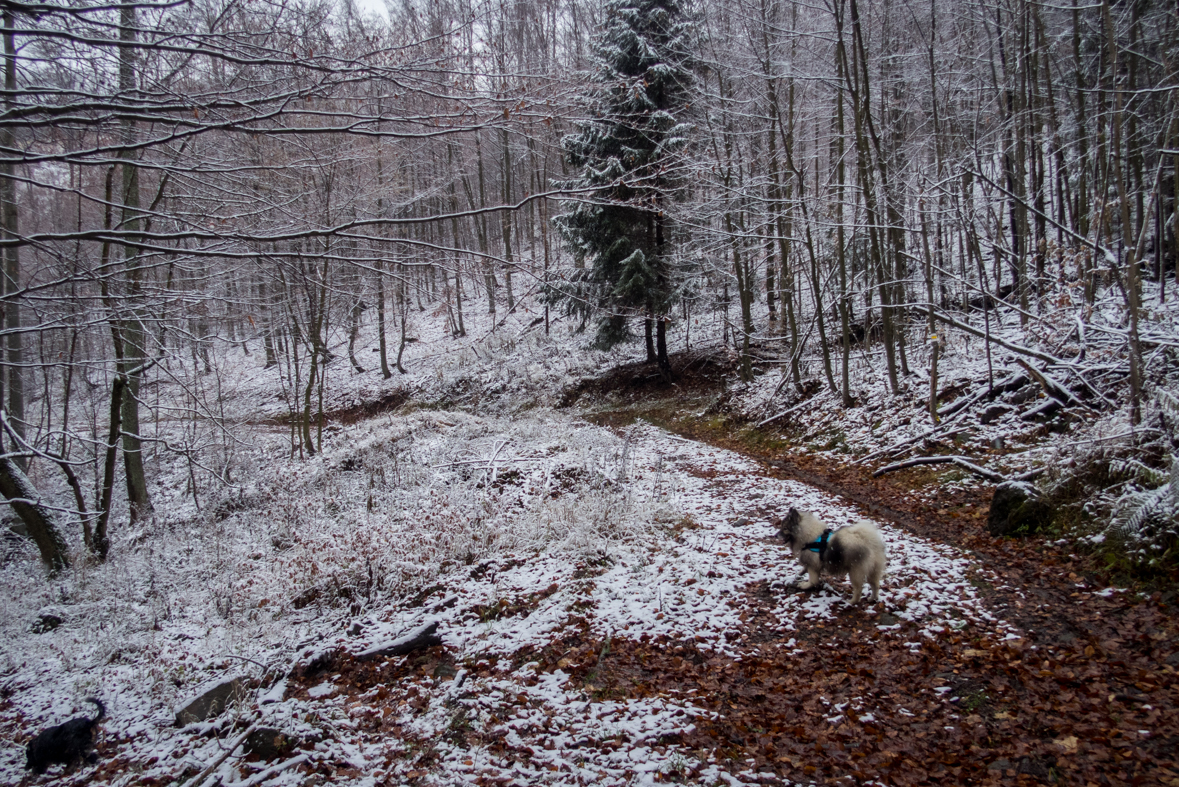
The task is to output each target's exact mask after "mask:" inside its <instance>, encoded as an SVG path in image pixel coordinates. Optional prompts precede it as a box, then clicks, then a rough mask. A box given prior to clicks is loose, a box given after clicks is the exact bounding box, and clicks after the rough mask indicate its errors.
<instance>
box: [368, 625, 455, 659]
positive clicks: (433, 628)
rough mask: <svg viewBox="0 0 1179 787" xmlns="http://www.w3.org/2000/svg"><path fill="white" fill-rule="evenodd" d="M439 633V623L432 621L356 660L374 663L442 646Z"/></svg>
mask: <svg viewBox="0 0 1179 787" xmlns="http://www.w3.org/2000/svg"><path fill="white" fill-rule="evenodd" d="M437 631H438V621H437V620H432V621H430V622H429V623H425V624H423V625H421V626H418V627H417V628H416V629H412V630H411V631H409V632H407V633H405V634H402V635H401V636H400V637H398V638H397V639H395V640H393V641H392V642H385V643H382V644H380V645H376V646H374V647H371V648H369V649H368V650H366V651H363V652H361V653H357V654H356V656H355V658H356V660H357V661H372V660H373V659H377V658H387V657H391V656H405V655H407V654H410V653H413V652H414V651H415V650H422V649H424V648H431V647H433V646H435V645H441V644H442V637H439V636H438V634H437V633H436V632H437Z"/></svg>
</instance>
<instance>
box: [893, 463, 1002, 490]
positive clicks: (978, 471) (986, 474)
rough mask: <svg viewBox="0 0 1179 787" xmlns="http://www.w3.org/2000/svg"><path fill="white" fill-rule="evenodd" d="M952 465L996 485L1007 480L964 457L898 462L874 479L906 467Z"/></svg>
mask: <svg viewBox="0 0 1179 787" xmlns="http://www.w3.org/2000/svg"><path fill="white" fill-rule="evenodd" d="M946 463H952V464H955V465H958V467H961V468H962V469H963V470H969V471H970V472H972V473H974V474H975V475H977V476H980V477H982V478H985V479H987V480H988V481H993V482H994V483H996V484H998V483H1002V482H1003V481H1006V480H1007V477H1006V476H1004V475H1003V474H1001V473H996V472H995V471H994V470H988V469H986V468H985V467H979V466H978V465H976V464H975V463H974V462H971V461H970V460H969V459H967V458H966V457H964V456H918V457H915V458H913V459H906V460H905V461H903V462H896V463H894V464H891V465H885V466H884V467H881V468H880V469H878V470H876V471H874V472H873V473H872V477H873V478H879V477H880V476H882V475H884V474H885V473H891V472H894V471H896V470H904V469H905V468H906V467H917V466H918V465H939V464H946Z"/></svg>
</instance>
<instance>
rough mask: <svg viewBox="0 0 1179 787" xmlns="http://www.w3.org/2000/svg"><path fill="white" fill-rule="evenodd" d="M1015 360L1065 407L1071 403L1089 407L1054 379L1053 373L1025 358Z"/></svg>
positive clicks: (1047, 392) (1045, 391)
mask: <svg viewBox="0 0 1179 787" xmlns="http://www.w3.org/2000/svg"><path fill="white" fill-rule="evenodd" d="M1015 362H1016V363H1017V364H1019V365H1020V366H1022V367H1023V368H1024V371H1026V372H1027V373H1028V374H1030V375H1031V376H1032V378H1033V379H1034V380H1035V381H1036V382H1037V383H1039V384H1040V387H1041V388H1043V389H1044V393H1046V394H1048V395H1049V396H1051V397H1052V398H1053V399H1055V400H1056V401H1058V402H1060V404H1061V405H1063V406H1065V407H1067V406H1069V405H1074V406H1076V407H1084V408H1086V409H1089V407H1088V405H1086V404H1085V403H1084V402H1082V401H1081V400H1080V399H1078V398H1077V397H1076V395H1075V394H1073V392H1072V391H1070V390H1069V389H1067V388H1065V387H1064V386H1063V385H1061V384H1060V383H1058V382H1057V381H1056V380H1055V379H1053V377H1052V376H1051V375H1049V374H1048V373H1047V372H1042V371H1040V370H1039V369H1037V368H1036V367H1034V366H1032V365H1031V364H1030V363H1028V362H1027V361H1025V360H1024V359H1023V358H1016V359H1015Z"/></svg>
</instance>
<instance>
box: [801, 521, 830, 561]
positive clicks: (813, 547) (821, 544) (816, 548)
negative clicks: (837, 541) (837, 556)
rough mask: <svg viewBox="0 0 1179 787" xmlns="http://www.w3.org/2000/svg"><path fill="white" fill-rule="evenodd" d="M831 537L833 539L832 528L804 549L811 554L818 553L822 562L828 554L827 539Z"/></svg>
mask: <svg viewBox="0 0 1179 787" xmlns="http://www.w3.org/2000/svg"><path fill="white" fill-rule="evenodd" d="M830 537H831V528H827V529H826V530H824V531H823V535H821V536H819V537H818V538H817V539H815V540H814V541H812V542H811V543H809V544H807V545H806V546H804V547H803V549H804V550H807V551H809V552H818V553H819V559H820V560H822V559H823V556H824V555H825V554H827V539H828V538H830Z"/></svg>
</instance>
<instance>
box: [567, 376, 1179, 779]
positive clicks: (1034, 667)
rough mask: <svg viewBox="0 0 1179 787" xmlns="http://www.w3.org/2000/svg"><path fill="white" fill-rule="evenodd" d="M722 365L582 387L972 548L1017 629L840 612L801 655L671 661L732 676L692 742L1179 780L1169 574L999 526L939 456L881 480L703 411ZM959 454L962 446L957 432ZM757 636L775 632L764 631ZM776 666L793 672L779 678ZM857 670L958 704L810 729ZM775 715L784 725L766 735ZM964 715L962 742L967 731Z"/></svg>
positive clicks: (934, 764)
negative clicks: (715, 713) (828, 694)
mask: <svg viewBox="0 0 1179 787" xmlns="http://www.w3.org/2000/svg"><path fill="white" fill-rule="evenodd" d="M718 372H719V370H715V369H706V370H704V372H703V374H699V375H691V376H689V377H688V379H683V378H681V379H679V380H677V381H676V382H677V384H676V385H675V386H674V387H672V386H667V385H664V384H663V383H662V381H660V380H658V379H657V378H655V377H652V376H651V374H650V372H649V371H648V372H647V373H645V374H642V375H627V374H625V372H623V371H622V370H619V371H616V372H614V373H613V374H612V375H610V376H608V377H606V378H603V379H602V380H598V381H594V382H593V383H592V384H591V385H587V386H585V388H586V391H580V392H579V394H580V393H589V394H590V395H591V396H594V397H596V398H597V399H598V401H599V402H601V403H602V405H603V406H602V407H600V409H598V410H597V411H596V412H595V415H594V416H593V417H594V420H596V421H597V422H599V423H604V424H610V425H613V426H616V427H618V426H621V425H623V424H625V423H627V422H628V421H629V420H631V419H636V418H638V419H643V420H646V421H650V422H652V423H655V424H658V425H659V426H661V427H663V428H666V429H669V430H671V431H673V432H675V433H677V434H680V435H683V436H685V437H689V438H692V439H695V440H701V441H704V442H708V443H710V444H713V445H719V446H724V447H726V448H729V449H731V450H734V451H737V452H740V453H742V454H744V455H746V456H749V457H751V458H754V459H756V460H757V461H758V462H759V463H761V464H762V465H763V467H764V468H765V470H764V472H765V474H766V475H769V476H772V477H776V478H786V479H791V480H796V481H800V482H802V483H804V484H807V485H808V486H811V487H814V488H817V489H822V490H824V491H826V492H828V493H830V494H832V495H837V496H838V497H839V498H840V499H842V500H844V501H847V502H848V503H850V504H852V505H854V506H855V507H856V508H858V509H859V510H861V511H862V512H863V513H864V515H865V516H869V517H871V518H873V519H876V520H877V521H882V522H888V523H890V524H892V525H894V526H896V527H898V528H899V529H900V531H901V532H902V533H910V534H914V535H916V536H920V537H922V538H925V539H930V540H932V541H935V542H939V543H943V544H949V545H952V546H954V547H956V548H957V549H959V550H962V551H963V552H965V553H966V554H968V555H969V556H970V558H971V559H972V560H973V561H976V562H977V565H978V566H979V567H981V568H982V569H983V571H984V572H986V573H987V574H990V575H992V576H993V577H996V578H997V579H998V581H997V582H994V583H989V582H978V583H976V587H978V588H979V589H980V598H981V599H982V601H983V602H984V603H985V606H986V608H987V609H988V610H990V612H991V613H992V614H993V615H995V616H996V617H997V618H1001V619H1003V620H1005V621H1007V622H1008V623H1010V624H1011V625H1012V626H1014V628H1015V629H1016V630H1017V631H1019V633H1020V636H1019V639H1018V640H1014V641H1010V642H1006V643H1004V644H1003V645H1002V646H1000V647H979V646H978V645H977V644H975V645H971V642H970V638H969V637H966V636H961V637H951V638H950V639H949V640H948V641H943V642H939V643H936V644H934V643H927V645H926V647H925V648H924V649H923V652H922V657H920V658H917V657H915V656H914V654H913V653H911V652H910V651H908V650H907V649H905V648H903V647H898V646H897V643H896V642H895V641H883V642H882V641H879V640H874V639H871V638H865V637H864V630H865V626H864V621H863V619H862V616H861V615H860V614H858V611H856V610H854V609H851V608H846V609H844V610H842V611H841V614H840V616H839V622H838V623H837V624H836V625H834V626H832V627H830V629H829V630H828V631H827V632H826V633H827V634H828V635H833V636H834V637H835V640H834V641H832V642H831V643H830V645H831V646H830V647H820V648H816V649H814V650H809V651H808V652H807V654H806V655H805V656H802V654H791V655H789V656H786V657H785V658H780V659H777V660H774V659H769V660H766V661H764V662H755V663H752V664H751V663H749V662H746V663H744V664H741V665H738V666H737V668H736V669H734V668H733V665H729V664H718V663H715V660H713V662H704V663H703V664H696V665H694V666H693V665H681V666H680V668H678V669H677V668H676V667H675V666H674V665H673V664H671V662H672V659H668V658H664V659H663V661H664V664H663V665H662V666H663V667H664V668H665V669H666V670H667V675H666V678H667V680H669V681H671V682H673V683H674V682H675V681H685V682H688V683H689V684H695V683H696V682H698V681H701V680H705V679H706V676H710V675H711V676H715V675H726V676H730V675H731V676H732V679H731V680H730V681H721V684H720V686H719V689H720V691H719V692H716V691H715V687H716V682H715V680H713V686H714V691H713V692H712V694H711V696H713V697H714V699H715V704H714V706H713V707H714V708H715V709H717V710H720V711H722V712H723V715H724V717H725V718H726V719H727V720H729V721H728V723H726V724H717V725H712V726H703V725H702V729H701V730H700V731H699V732H698V733H697V738H696V739H697V740H699V741H701V742H703V743H705V744H706V745H709V746H714V747H718V748H721V749H728V750H737V749H740V748H742V747H743V746H744V745H745V744H746V743H747V742H749V741H750V740H755V741H757V744H758V745H762V746H765V753H766V758H767V762H773V761H774V760H775V759H776V760H777V761H779V762H786V763H788V764H789V765H790V766H795V767H801V768H802V770H803V772H804V773H806V774H808V775H812V777H813V778H815V779H816V780H817V781H824V782H825V781H838V780H839V778H840V777H851V779H852V781H853V782H854V783H864V782H869V781H880V782H882V783H886V784H920V783H926V782H928V781H931V782H934V783H958V784H965V783H996V784H1009V783H1027V784H1044V783H1061V784H1090V783H1093V784H1165V785H1179V759H1177V758H1179V727H1177V726H1176V724H1177V722H1179V680H1177V673H1176V670H1177V669H1179V622H1177V620H1176V612H1179V606H1177V604H1176V599H1177V596H1179V590H1177V589H1176V586H1175V584H1174V582H1173V581H1164V582H1153V583H1152V582H1149V581H1147V582H1143V581H1137V582H1135V581H1134V580H1132V579H1130V578H1129V577H1126V576H1125V575H1121V576H1117V577H1115V576H1112V575H1111V572H1110V570H1109V569H1107V568H1106V567H1105V566H1104V565H1102V563H1101V561H1099V560H1098V559H1097V558H1095V557H1094V556H1092V555H1085V554H1077V544H1076V543H1074V542H1072V541H1071V540H1067V539H1059V540H1056V541H1054V540H1053V538H1052V537H1051V536H1046V535H1033V536H1028V537H1025V538H1016V539H1011V538H996V537H993V536H991V535H989V534H988V532H987V529H986V522H987V516H988V514H989V508H990V496H991V491H992V489H993V487H992V486H991V485H989V484H967V485H961V484H943V483H942V480H943V479H944V478H945V477H946V476H947V475H951V476H953V475H957V474H955V473H947V472H946V471H945V469H944V466H943V467H942V468H937V467H928V466H927V467H915V468H910V469H905V470H901V471H897V472H894V473H890V474H886V475H882V476H880V477H873V474H872V470H873V468H872V467H870V466H864V465H861V464H857V463H856V462H854V461H841V460H839V459H833V458H832V457H831V456H830V455H814V454H810V455H808V454H806V453H801V454H800V453H798V452H796V451H791V450H790V448H789V446H788V445H783V442H784V440H783V439H782V438H780V437H775V436H772V435H767V434H766V433H765V432H761V431H758V430H750V429H749V426H750V425H749V424H747V423H743V422H742V421H741V419H739V418H737V419H733V418H724V417H721V418H715V417H714V418H701V417H699V414H698V413H696V412H692V411H691V402H692V400H695V403H696V404H697V405H703V407H704V410H703V412H704V413H706V414H712V415H715V414H716V410H717V409H718V408H716V404H717V403H718V402H723V400H724V398H725V397H724V393H723V385H722V386H718V385H717V382H718V381H720V380H724V379H726V377H725V375H724V374H723V373H718ZM728 379H731V377H730V378H728ZM685 391H686V392H687V395H688V402H685V401H684V393H685ZM686 404H687V405H688V406H687V407H685V405H686ZM710 407H711V410H710ZM949 452H954V453H962V450H961V446H954V450H953V451H949ZM1111 583H1121V584H1125V585H1128V587H1125V588H1118V587H1113V586H1112V584H1111ZM758 591H761V592H762V593H763V595H764V597H765V598H766V601H767V609H769V608H772V606H773V601H772V597H771V595H770V594H768V593H765V592H764V590H762V589H760V588H759V589H757V590H753V589H751V592H758ZM757 619H758V618H755V620H757ZM751 636H755V637H763V638H766V639H767V641H771V642H772V641H773V638H772V634H771V635H770V636H768V637H767V636H766V632H764V631H758V633H756V634H751ZM778 655H785V654H781V652H780V651H779V653H778ZM766 674H770V675H774V676H775V677H777V680H776V681H775V683H776V688H775V690H774V691H772V692H758V691H757V690H756V689H754V688H753V687H754V686H756V685H758V684H759V683H761V682H762V681H764V679H765V675H766ZM782 676H789V677H788V678H787V679H786V682H785V684H783V683H782ZM759 678H761V681H759V680H758V679H759ZM845 681H846V683H847V685H848V688H849V690H850V692H851V694H856V695H864V694H876V695H877V696H885V697H889V698H892V699H893V700H895V702H896V703H897V705H901V704H903V705H905V706H906V707H907V709H908V710H910V711H912V710H914V705H915V703H914V698H915V697H921V696H929V694H928V692H929V691H930V690H931V689H932V690H933V691H935V692H936V691H941V692H943V693H948V695H949V696H950V697H951V700H952V703H953V704H946V703H937V702H933V703H928V704H926V705H925V707H922V708H920V709H918V710H917V715H916V717H913V716H909V715H908V714H905V715H902V716H897V715H891V717H889V716H886V717H884V718H883V719H881V718H877V719H876V720H874V725H869V726H867V727H864V726H861V727H859V728H857V727H855V726H854V725H841V727H839V728H838V729H837V730H836V731H835V732H836V733H837V734H834V735H828V736H822V735H820V736H819V738H818V740H816V739H815V738H814V736H813V735H812V734H810V733H808V732H806V731H811V730H813V729H814V726H813V724H811V723H809V721H808V719H807V710H808V709H809V710H811V714H810V715H811V717H812V719H813V715H814V714H813V710H814V708H815V707H816V706H815V701H814V700H815V698H816V697H818V696H822V695H823V694H825V691H824V689H827V688H829V687H831V686H832V685H833V684H834V685H839V684H842V683H844V682H845ZM726 683H727V685H726ZM853 687H854V688H853ZM947 688H948V689H949V691H948V692H947V691H946V689H947ZM766 728H769V729H773V730H775V731H776V734H771V735H768V736H767V735H765V734H757V733H758V732H760V730H763V729H766ZM963 729H964V730H965V732H966V736H965V738H964V739H963V738H961V737H960V736H959V735H958V734H957V733H958V731H959V730H963ZM787 772H789V769H787ZM795 772H797V771H795Z"/></svg>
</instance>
